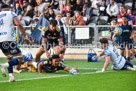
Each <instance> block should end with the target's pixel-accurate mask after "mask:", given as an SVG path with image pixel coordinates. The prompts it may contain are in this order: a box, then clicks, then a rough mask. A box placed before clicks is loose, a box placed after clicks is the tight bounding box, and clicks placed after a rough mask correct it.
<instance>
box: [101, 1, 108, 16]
mask: <svg viewBox="0 0 136 91" xmlns="http://www.w3.org/2000/svg"><path fill="white" fill-rule="evenodd" d="M106 8H107V6H106V0H102V5H100V7H99V13H100V16H106V15H107V12H106Z"/></svg>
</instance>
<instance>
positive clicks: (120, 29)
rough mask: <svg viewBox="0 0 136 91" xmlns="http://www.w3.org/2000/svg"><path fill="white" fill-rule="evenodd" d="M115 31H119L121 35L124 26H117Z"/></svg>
mask: <svg viewBox="0 0 136 91" xmlns="http://www.w3.org/2000/svg"><path fill="white" fill-rule="evenodd" d="M115 31H116V33H118V34H119V35H121V34H122V28H121V27H117V28H116V29H115Z"/></svg>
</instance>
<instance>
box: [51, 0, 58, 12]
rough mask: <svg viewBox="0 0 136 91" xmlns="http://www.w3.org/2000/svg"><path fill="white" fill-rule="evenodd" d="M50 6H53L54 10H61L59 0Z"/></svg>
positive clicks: (53, 1) (55, 0) (53, 0)
mask: <svg viewBox="0 0 136 91" xmlns="http://www.w3.org/2000/svg"><path fill="white" fill-rule="evenodd" d="M50 6H51V8H52V9H57V10H59V2H58V1H57V0H52V2H51V4H50Z"/></svg>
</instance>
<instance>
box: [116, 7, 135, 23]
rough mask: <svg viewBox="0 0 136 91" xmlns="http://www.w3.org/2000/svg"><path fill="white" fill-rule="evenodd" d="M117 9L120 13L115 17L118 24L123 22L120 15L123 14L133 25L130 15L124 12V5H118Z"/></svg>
mask: <svg viewBox="0 0 136 91" xmlns="http://www.w3.org/2000/svg"><path fill="white" fill-rule="evenodd" d="M119 9H120V14H119V15H118V17H117V21H118V25H120V24H122V23H123V22H122V16H123V15H127V16H128V23H129V24H131V25H133V23H132V18H131V16H130V15H129V14H128V13H126V12H125V11H126V8H125V6H124V5H120V7H119Z"/></svg>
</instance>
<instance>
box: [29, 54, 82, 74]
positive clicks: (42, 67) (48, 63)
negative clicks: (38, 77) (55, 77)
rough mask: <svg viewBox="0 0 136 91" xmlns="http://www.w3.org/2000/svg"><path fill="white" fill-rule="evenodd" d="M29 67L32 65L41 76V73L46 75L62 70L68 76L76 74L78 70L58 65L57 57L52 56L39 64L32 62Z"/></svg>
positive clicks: (58, 59)
mask: <svg viewBox="0 0 136 91" xmlns="http://www.w3.org/2000/svg"><path fill="white" fill-rule="evenodd" d="M29 65H33V66H34V67H35V68H36V69H37V71H38V72H39V74H43V72H46V73H53V72H56V71H58V70H64V71H67V72H70V74H78V73H79V70H78V69H77V68H68V67H66V66H64V65H63V64H61V63H60V57H59V56H58V55H52V57H51V58H49V59H44V60H41V61H39V62H37V63H36V62H32V63H31V64H30V63H29Z"/></svg>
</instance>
